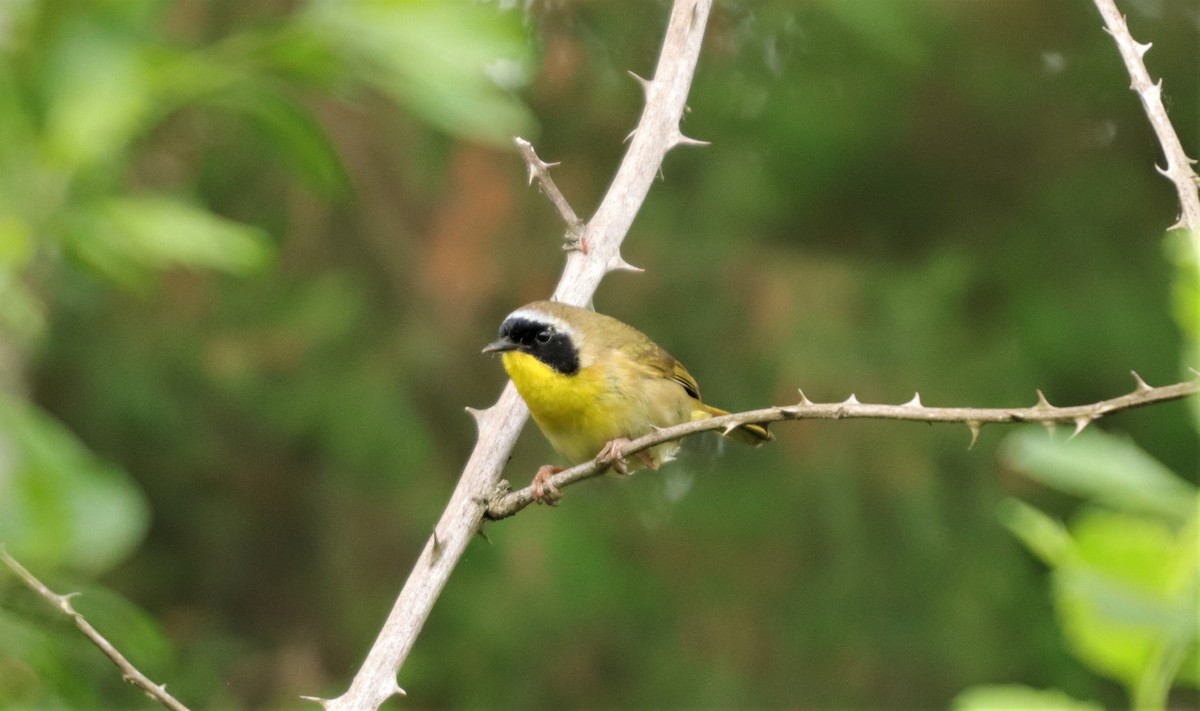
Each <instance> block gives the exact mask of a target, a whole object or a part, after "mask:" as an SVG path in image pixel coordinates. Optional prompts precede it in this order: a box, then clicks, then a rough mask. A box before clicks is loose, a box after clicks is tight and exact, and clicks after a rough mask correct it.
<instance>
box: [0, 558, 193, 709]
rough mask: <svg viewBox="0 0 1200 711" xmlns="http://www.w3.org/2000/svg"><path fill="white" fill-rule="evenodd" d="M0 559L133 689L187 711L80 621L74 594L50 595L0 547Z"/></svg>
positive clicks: (49, 591) (96, 632)
mask: <svg viewBox="0 0 1200 711" xmlns="http://www.w3.org/2000/svg"><path fill="white" fill-rule="evenodd" d="M0 560H2V561H4V564H5V565H7V566H8V567H9V569H10V570H12V571H13V572H14V573H16V574H17V577H18V578H20V579H21V580H22V581H23V582H24V583H25V584H26V585H27V586H29V589H31V590H33V591H34V592H36V593H37V594H38V595H41V596H42V597H43V598H45V599H46V601H47V602H49V603H50V604H51V605H53V606H54V607H56V608H58V609H59V610H60V611H61V612H62V613H63V614H65V615H67V616H68V617H70V618H71V620H72V621H73V622H74V623H75V626H76V627H78V628H79V631H80V632H82V633H83V635H84V636H85V637H87V638H88V639H89V640H91V642H92V644H94V645H96V646H97V647H99V648H100V651H101V652H104V656H106V657H108V658H109V659H111V660H112V662H113V664H116V665H117V667H119V668H120V670H121V674H122V675H123V676H124V677H125V681H127V682H129V683H130V684H133V685H134V686H136V687H139V688H140V689H141V690H142V691H144V692H146V696H149V697H150V698H152V699H154V700H155V701H157V702H158V703H160V704H162V705H163V706H166V707H167V708H169V709H172V711H188V707H187V706H184V705H183V704H181V703H180V702H179V701H178V700H176V699H175V697H174V696H171V695H170V694H169V693H167V685H166V684H155V683H154V682H153V681H151V680H150V678H149V677H148V676H146V675H145V674H143V673H141V672H140V671H138V668H137V667H135V666H133V664H132V663H131V662H130V661H129V660H128V659H126V658H125V655H124V654H121V652H120V651H118V650H117V648H116V647H114V646H113V645H112V643H111V642H109V641H108V640H107V639H105V638H104V635H102V634H100V633H99V632H98V631H97V630H96V628H95V627H92V625H91V623H90V622H88V621H87V620H86V619H84V617H83V615H81V614H79V613H78V612H76V611H75V608H74V607H73V606H72V605H71V598H72V597H74V596H75V595H78V593H71V594H69V595H59V594H58V593H56V592H54V591H53V590H51V589H50V588H48V587H46V584H45V583H43V582H42V581H41V580H38V579H37V577H36V576H34V574H33V573H31V572H29V570H28V569H26V568H25V566H23V565H21V564H20V563H18V562H17V560H16V559H15V558H13V557H12V556H11V555H9V554H8V551H6V550H4V548H3V547H0Z"/></svg>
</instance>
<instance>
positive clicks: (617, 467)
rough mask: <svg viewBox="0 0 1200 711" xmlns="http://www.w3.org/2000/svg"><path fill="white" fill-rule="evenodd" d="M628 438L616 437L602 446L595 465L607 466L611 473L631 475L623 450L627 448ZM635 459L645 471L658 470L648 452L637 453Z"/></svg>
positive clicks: (652, 456)
mask: <svg viewBox="0 0 1200 711" xmlns="http://www.w3.org/2000/svg"><path fill="white" fill-rule="evenodd" d="M629 442H630V440H629V438H627V437H618V438H616V439H614V440H610V441H609V442H608V444H606V445H604V449H601V450H600V453H599V454H597V455H596V463H597V464H607V465H609V466H611V467H612V469H613V471H615V472H616V473H618V474H625V475H628V474H631V473H632V472H631V471H630V470H629V462H628V461H627V460H626V459H625V448H626V447H628V446H629ZM637 458H638V459H639V460H641V462H642V465H643V466H645V467H646V468H647V469H658V462H656V461H654V455H652V454H650V452H649V451H641V452H638V453H637Z"/></svg>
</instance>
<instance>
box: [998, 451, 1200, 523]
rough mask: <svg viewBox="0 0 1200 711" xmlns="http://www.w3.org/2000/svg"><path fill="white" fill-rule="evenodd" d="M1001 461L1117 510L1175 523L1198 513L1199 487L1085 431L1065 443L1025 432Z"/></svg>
mask: <svg viewBox="0 0 1200 711" xmlns="http://www.w3.org/2000/svg"><path fill="white" fill-rule="evenodd" d="M1002 455H1003V456H1004V458H1005V459H1006V460H1007V461H1008V463H1009V465H1010V466H1012V467H1014V468H1016V469H1018V470H1020V471H1022V472H1024V473H1025V474H1026V475H1027V476H1029V477H1030V478H1032V479H1035V480H1037V481H1040V482H1042V483H1043V484H1045V485H1047V486H1050V487H1053V488H1055V489H1059V490H1060V491H1065V492H1067V493H1071V494H1075V495H1077V496H1083V497H1087V498H1090V499H1093V500H1095V501H1098V502H1102V503H1104V504H1106V505H1108V506H1111V507H1113V508H1115V509H1118V510H1123V511H1132V512H1141V513H1152V514H1158V515H1162V516H1166V517H1168V518H1170V519H1172V520H1175V521H1184V520H1187V518H1188V517H1189V516H1191V515H1192V514H1193V513H1194V511H1195V497H1196V488H1195V487H1194V486H1192V485H1191V484H1189V483H1188V482H1186V481H1184V480H1183V479H1180V478H1179V477H1177V476H1175V474H1174V473H1172V472H1171V471H1170V470H1169V469H1167V468H1166V467H1164V466H1163V465H1162V464H1160V463H1159V462H1158V461H1157V460H1155V459H1153V458H1152V457H1150V456H1149V455H1148V454H1146V453H1145V452H1143V451H1142V450H1141V449H1139V448H1138V447H1137V446H1136V445H1134V444H1133V443H1132V442H1129V441H1128V440H1125V439H1122V438H1120V437H1115V436H1113V435H1109V434H1103V433H1100V432H1088V431H1084V432H1083V433H1081V434H1080V435H1079V436H1078V437H1075V438H1074V439H1071V440H1061V439H1052V438H1050V437H1048V436H1047V435H1046V433H1045V432H1042V431H1040V430H1032V429H1029V430H1022V431H1020V432H1017V433H1015V434H1013V435H1010V436H1009V437H1008V439H1007V441H1006V442H1005V445H1004V448H1003V451H1002Z"/></svg>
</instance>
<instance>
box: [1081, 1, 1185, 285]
mask: <svg viewBox="0 0 1200 711" xmlns="http://www.w3.org/2000/svg"><path fill="white" fill-rule="evenodd" d="M1094 2H1095V3H1096V8H1097V9H1098V10H1100V15H1101V16H1102V17H1103V18H1104V29H1105V30H1106V31H1107V32H1108V33H1109V34H1110V35H1112V37H1113V39H1114V40H1115V41H1116V43H1117V50H1118V51H1120V53H1121V59H1122V60H1124V62H1125V68H1126V69H1127V70H1128V71H1129V76H1130V78H1131V79H1132V80H1133V83H1132V86H1131V87H1130V88H1131V89H1133V90H1134V91H1135V92H1137V95H1138V97H1139V98H1140V99H1141V100H1142V106H1143V107H1144V108H1145V109H1146V117H1147V118H1148V119H1149V120H1150V126H1151V127H1152V128H1153V129H1154V133H1155V135H1156V136H1158V142H1159V144H1161V145H1162V149H1163V154H1164V155H1165V156H1166V159H1167V167H1166V168H1158V172H1160V173H1162V174H1163V175H1164V176H1166V177H1167V179H1169V180H1170V181H1171V182H1172V183H1174V184H1175V190H1176V192H1178V193H1179V205H1180V208H1181V214H1180V217H1179V222H1177V223H1176V224H1175V225H1173V226H1172V227H1171V229H1176V228H1180V227H1182V228H1186V229H1187V230H1188V231H1189V232H1190V233H1191V243H1192V249H1193V252H1194V254H1195V259H1196V263H1197V268H1200V193H1198V189H1197V183H1198V182H1200V177H1198V176H1197V175H1196V171H1194V170H1192V165H1193V164H1194V163H1195V162H1196V161H1195V160H1194V159H1192V158H1188V156H1187V154H1186V153H1184V151H1183V145H1182V144H1181V143H1180V142H1179V135H1178V134H1176V133H1175V128H1174V127H1173V126H1172V125H1171V119H1170V118H1169V117H1168V116H1167V109H1166V107H1164V106H1163V102H1162V80H1161V79H1159V80H1158V81H1151V80H1150V72H1148V71H1147V70H1146V64H1145V62H1144V61H1143V58H1144V57H1145V55H1146V52H1147V51H1149V50H1150V46H1151V45H1150V43H1149V42H1147V43H1146V44H1140V43H1138V42H1135V41H1134V39H1133V37H1132V35H1130V34H1129V26H1128V25H1127V24H1125V18H1124V17H1123V16H1122V15H1121V12H1120V11H1119V10H1117V5H1116V3H1115V2H1114V0H1094ZM1156 167H1157V166H1156Z"/></svg>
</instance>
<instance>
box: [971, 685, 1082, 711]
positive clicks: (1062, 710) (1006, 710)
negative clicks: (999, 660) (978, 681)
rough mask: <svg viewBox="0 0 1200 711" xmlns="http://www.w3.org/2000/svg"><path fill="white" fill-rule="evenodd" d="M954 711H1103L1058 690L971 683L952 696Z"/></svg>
mask: <svg viewBox="0 0 1200 711" xmlns="http://www.w3.org/2000/svg"><path fill="white" fill-rule="evenodd" d="M950 708H952V709H953V710H954V711H1103V709H1104V707H1103V706H1101V705H1099V704H1095V703H1092V702H1090V701H1078V700H1076V699H1073V698H1071V697H1070V696H1067V695H1066V694H1064V693H1063V692H1061V691H1058V690H1057V689H1045V690H1043V689H1034V688H1032V687H1029V686H1022V685H1020V684H996V685H989V686H974V687H971V688H970V689H967V690H966V691H963V692H962V693H961V694H959V695H958V696H956V697H955V698H954V701H952V702H951V704H950Z"/></svg>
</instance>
